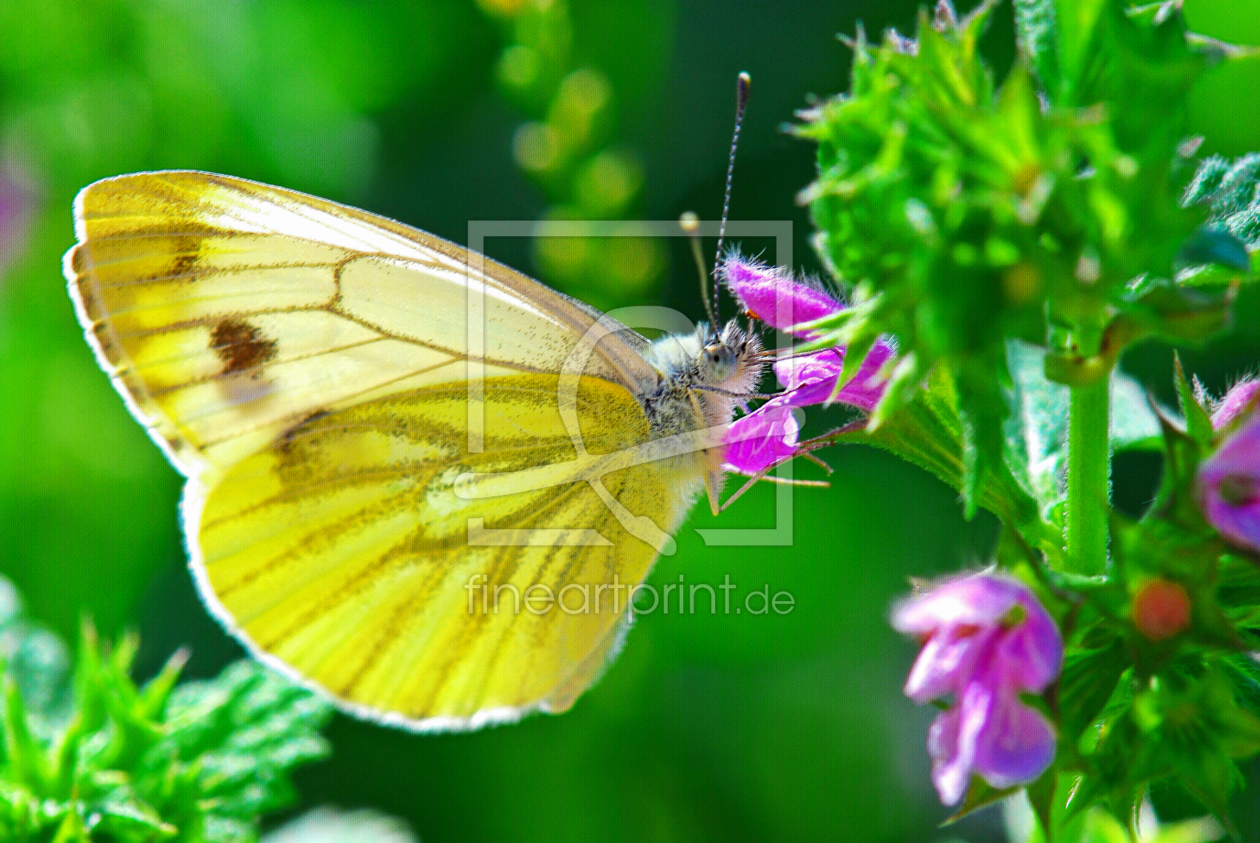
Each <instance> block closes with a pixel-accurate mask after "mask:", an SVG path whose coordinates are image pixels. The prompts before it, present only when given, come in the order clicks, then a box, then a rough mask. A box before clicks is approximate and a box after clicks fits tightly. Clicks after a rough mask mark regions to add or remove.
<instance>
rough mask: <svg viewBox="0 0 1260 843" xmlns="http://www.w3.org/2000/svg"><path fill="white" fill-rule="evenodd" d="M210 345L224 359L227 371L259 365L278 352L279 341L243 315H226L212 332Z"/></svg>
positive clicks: (224, 366) (253, 367)
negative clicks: (237, 316) (238, 316)
mask: <svg viewBox="0 0 1260 843" xmlns="http://www.w3.org/2000/svg"><path fill="white" fill-rule="evenodd" d="M210 347H211V348H212V349H214V353H215V354H217V355H219V359H220V360H222V361H223V374H225V375H229V374H231V373H233V372H243V371H245V370H247V369H256V368H258V367H259V366H261V365H263V364H264V363H266V362H268V361H269V360H271V359H273V358H274V357H275V356H276V341H275V340H273V339H268V338H267V337H265V336H263V334H262V331H259V330H258V328H256V327H255V326H253V325H251V324H249V323H248V322H244V321H242V320H240V319H224V320H223V321H222V322H220V323H219V324H217V325H215V326H214V330H213V331H211V332H210Z"/></svg>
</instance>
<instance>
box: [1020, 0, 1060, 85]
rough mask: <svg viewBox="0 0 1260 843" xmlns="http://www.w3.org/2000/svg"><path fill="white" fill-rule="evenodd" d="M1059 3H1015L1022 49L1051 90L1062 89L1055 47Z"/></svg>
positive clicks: (1041, 0) (1032, 0) (1026, 0)
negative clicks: (1057, 5)
mask: <svg viewBox="0 0 1260 843" xmlns="http://www.w3.org/2000/svg"><path fill="white" fill-rule="evenodd" d="M1054 13H1055V0H1015V32H1016V36H1017V38H1018V39H1019V49H1020V52H1022V53H1023V54H1024V55H1025V56H1027V57H1028V60H1029V62H1030V63H1031V64H1032V67H1033V69H1034V70H1035V71H1036V72H1037V78H1038V79H1040V80H1041V84H1042V85H1044V86H1045V87H1047V88H1050V89H1054V88H1057V87H1058V77H1059V61H1058V55H1057V50H1058V45H1057V44H1056V43H1055V41H1056V39H1055V23H1054Z"/></svg>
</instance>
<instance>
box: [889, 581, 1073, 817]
mask: <svg viewBox="0 0 1260 843" xmlns="http://www.w3.org/2000/svg"><path fill="white" fill-rule="evenodd" d="M892 624H893V627H895V628H896V629H897V630H898V631H900V632H905V633H909V634H912V635H915V636H918V637H919V638H921V639H923V642H924V643H923V649H922V650H921V651H920V652H919V657H918V658H917V659H916V660H915V663H914V666H913V667H912V668H911V669H910V676H909V677H908V678H907V679H906V686H905V692H906V696H908V697H910V698H911V699H913V700H915V701H916V702H921V703H925V702H931V701H933V700H941V699H949V700H950V705H949V708H948V709H947V710H946V711H944V712H943V713H941V714H940V715H938V716H937V718H936V720H935V721H934V722H933V723H932V727H931V729H930V730H929V731H928V754H929V755H931V757H932V782H933V784H935V785H936V791H937V793H938V794H940V797H941V802H943V803H945V804H946V805H952V804H954V803H956V802H958V801H959V800H960V799H962V798H963V795H964V794H965V793H966V792H967V787H968V785H969V784H970V783H971V777H972V775H973V774H974V775H978V776H980V778H982V779H984V780H985V781H986V782H988V783H989V784H990V785H991V786H993V787H995V788H1006V787H1014V786H1016V785H1022V784H1028V783H1030V782H1032V781H1034V780H1036V779H1037V778H1038V777H1039V776H1040V775H1041V774H1042V773H1044V772H1045V771H1046V769H1047V768H1048V767H1049V766H1050V762H1051V761H1053V760H1054V750H1055V732H1054V726H1053V725H1052V724H1051V723H1050V721H1049V720H1047V719H1046V717H1045V715H1043V714H1042V713H1041V712H1040V711H1038V710H1037V709H1035V708H1032V707H1031V706H1028V705H1026V704H1025V703H1024V702H1023V701H1021V700H1020V696H1019V695H1020V694H1021V693H1038V694H1039V693H1041V692H1042V691H1044V690H1045V689H1046V688H1047V687H1048V686H1049V685H1050V683H1051V682H1053V681H1054V680H1055V679H1056V678H1057V677H1058V675H1059V670H1060V669H1061V668H1062V665H1063V640H1062V638H1061V637H1060V635H1059V628H1058V626H1056V625H1055V622H1054V619H1053V618H1051V617H1050V614H1049V613H1048V612H1047V611H1046V610H1045V608H1043V607H1042V605H1041V604H1040V603H1039V602H1037V598H1036V597H1035V596H1034V595H1033V593H1032V592H1031V591H1030V590H1029V589H1028V587H1027V586H1025V585H1024V584H1023V583H1021V582H1019V581H1017V580H1014V579H1011V578H1009V577H1006V576H1002V575H998V574H973V575H970V576H965V577H961V578H958V579H954V580H949V581H947V582H945V583H942V584H941V585H939V586H937V587H936V588H934V589H932V590H931V591H929V592H928V593H926V594H923V595H921V596H918V597H914V598H911V599H909V600H906V601H905V602H903V603H902V604H901V605H899V606H897V608H896V609H895V611H894V612H893V618H892Z"/></svg>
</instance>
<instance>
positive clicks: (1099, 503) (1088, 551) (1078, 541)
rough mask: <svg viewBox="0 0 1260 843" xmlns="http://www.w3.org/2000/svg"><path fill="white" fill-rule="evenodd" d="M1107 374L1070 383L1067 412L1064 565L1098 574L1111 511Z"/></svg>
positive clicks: (1102, 567) (1104, 557)
mask: <svg viewBox="0 0 1260 843" xmlns="http://www.w3.org/2000/svg"><path fill="white" fill-rule="evenodd" d="M1110 410H1111V376H1110V373H1108V374H1107V376H1106V377H1104V378H1102V379H1101V380H1100V381H1099V382H1097V383H1092V384H1089V385H1086V386H1073V387H1072V399H1071V405H1070V411H1069V412H1070V415H1069V417H1068V468H1067V523H1066V525H1065V527H1064V538H1065V540H1066V544H1067V560H1068V562H1067V564H1068V569H1069V570H1070V571H1072V572H1073V573H1077V574H1089V575H1093V574H1101V573H1103V572H1104V571H1106V569H1107V526H1108V524H1107V522H1108V519H1109V518H1110V516H1111V435H1110V434H1111V417H1110Z"/></svg>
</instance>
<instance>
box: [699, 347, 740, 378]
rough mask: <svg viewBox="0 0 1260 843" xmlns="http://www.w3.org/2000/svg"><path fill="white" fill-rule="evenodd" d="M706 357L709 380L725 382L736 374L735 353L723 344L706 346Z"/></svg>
mask: <svg viewBox="0 0 1260 843" xmlns="http://www.w3.org/2000/svg"><path fill="white" fill-rule="evenodd" d="M704 356H705V358H706V361H705V362H706V366H705V368H706V369H707V370H708V376H709V377H708V379H709V380H711V381H724V380H727V379H728V378H730V377H731V376H733V375H734V374H735V352H734V351H732V350H731V347H730V346H728V345H725V344H722V343H715V344H713V345H709V346H705V349H704Z"/></svg>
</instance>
